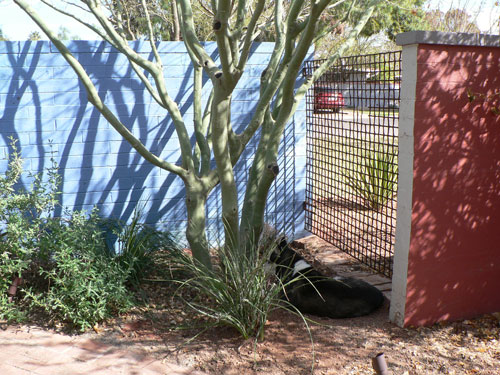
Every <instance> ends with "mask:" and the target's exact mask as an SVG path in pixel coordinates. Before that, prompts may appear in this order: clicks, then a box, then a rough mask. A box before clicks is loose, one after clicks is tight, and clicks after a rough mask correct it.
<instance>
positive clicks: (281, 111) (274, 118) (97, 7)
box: [14, 0, 380, 268]
mask: <svg viewBox="0 0 500 375" xmlns="http://www.w3.org/2000/svg"><path fill="white" fill-rule="evenodd" d="M42 1H43V2H44V3H46V1H45V0H42ZM14 2H15V3H16V4H17V5H19V6H20V7H21V9H23V10H24V11H25V12H26V13H27V14H28V15H29V16H30V17H31V18H32V19H33V20H34V21H35V23H36V24H37V25H38V26H39V27H40V28H41V29H42V30H43V31H44V33H45V34H46V35H47V36H48V37H49V39H50V40H51V41H52V42H53V43H54V45H55V47H56V48H57V49H58V50H59V51H60V52H61V54H62V56H63V57H64V58H65V59H66V60H67V62H68V63H69V64H70V65H71V67H72V68H73V69H74V71H75V72H76V74H77V75H78V77H79V78H80V80H81V81H82V83H83V85H84V86H85V88H86V90H87V96H88V100H89V102H90V103H92V104H93V105H94V106H95V107H96V108H97V109H98V110H99V111H100V112H101V113H102V115H103V116H104V117H105V118H106V119H107V120H108V122H109V123H110V125H111V126H113V127H114V128H115V129H116V130H117V131H118V132H119V133H120V134H121V135H122V136H123V137H124V139H126V140H127V141H128V142H129V143H130V144H131V146H132V147H133V148H134V149H135V150H136V151H137V152H138V153H139V154H140V155H142V156H143V157H144V158H145V159H146V160H147V161H149V162H151V163H152V164H154V165H155V166H157V167H159V168H163V169H164V170H166V171H168V172H170V173H174V174H176V175H177V176H179V178H181V179H182V181H183V182H184V185H185V190H186V200H185V202H186V209H187V216H188V222H187V228H186V238H187V240H188V242H189V244H190V247H191V250H192V252H193V255H194V257H195V258H196V259H197V260H199V261H200V262H201V263H202V264H204V265H205V266H206V267H208V268H211V259H210V256H209V252H208V243H207V237H206V231H205V227H206V223H205V221H206V217H205V205H206V200H207V197H208V195H209V193H210V192H211V191H212V190H213V189H214V188H215V186H217V185H218V184H220V190H221V202H222V219H221V220H222V222H223V224H224V233H225V246H226V249H228V251H231V252H238V251H241V252H244V251H249V249H250V248H251V246H250V245H251V244H256V243H257V240H258V238H259V235H260V233H261V230H262V226H263V220H264V211H265V205H266V200H267V195H268V191H269V189H270V187H271V184H272V182H273V180H274V179H275V177H276V175H277V174H278V173H279V170H278V165H277V156H278V148H279V143H280V140H281V137H282V134H283V131H284V128H285V126H286V124H287V123H288V122H289V120H290V118H291V116H293V114H294V113H295V111H296V109H297V106H298V104H299V102H300V100H301V99H302V98H303V97H304V95H305V93H306V91H307V90H308V89H309V88H310V87H311V86H312V85H313V83H314V81H316V80H317V79H318V78H319V77H320V76H321V75H322V74H323V73H324V72H325V71H326V70H327V69H328V68H329V67H330V66H331V65H333V64H334V63H335V62H336V61H337V60H338V59H339V58H340V56H342V55H343V54H344V53H345V52H346V51H347V50H348V49H349V48H350V47H351V46H352V44H353V42H354V41H355V39H356V37H357V36H358V35H359V34H360V32H361V31H362V30H363V27H364V26H365V25H366V23H367V22H368V21H369V19H370V17H371V15H372V13H373V11H374V9H375V8H376V6H377V5H378V4H379V3H380V0H371V1H367V2H362V3H361V4H362V8H363V9H361V7H360V8H357V9H358V12H359V13H358V15H357V21H356V24H355V25H353V27H352V28H351V30H350V31H349V37H347V38H346V39H345V42H344V43H343V44H342V45H341V46H339V48H338V49H337V50H336V51H335V53H333V54H332V55H331V56H330V57H329V59H328V60H326V61H325V62H324V63H323V64H322V65H321V66H320V67H319V68H318V69H317V70H316V71H315V72H314V73H313V74H312V75H311V76H309V77H307V79H306V80H305V81H304V82H303V83H302V84H301V85H300V86H299V87H298V88H297V87H296V82H297V77H298V76H299V74H301V72H302V63H303V61H304V59H305V58H306V57H307V56H308V51H309V48H310V47H311V45H313V43H315V42H316V41H318V40H319V39H320V38H321V37H322V36H324V35H326V34H328V32H330V31H332V30H336V29H337V28H338V27H339V26H341V25H342V24H343V23H344V22H345V21H346V19H347V18H348V17H349V15H350V13H349V11H346V12H345V13H344V16H343V17H340V16H339V18H338V19H337V20H336V22H334V23H332V24H330V25H328V27H323V28H322V30H320V31H321V32H320V33H319V34H318V27H319V25H320V22H321V19H322V16H323V15H324V14H325V11H326V10H331V9H333V8H334V7H335V6H345V5H344V4H345V3H344V2H342V1H340V2H335V3H334V2H332V1H330V0H316V1H311V2H305V1H303V0H289V1H271V2H269V1H266V0H254V1H251V0H237V1H231V0H218V1H216V0H211V1H210V3H206V4H203V7H206V10H205V11H206V12H207V14H211V25H212V32H213V34H214V37H215V40H216V42H217V47H218V60H217V61H216V60H214V59H212V57H211V56H210V55H209V53H207V51H206V50H205V49H204V47H203V45H202V44H201V43H200V40H199V38H198V35H197V29H196V26H195V22H194V9H193V7H192V5H191V2H190V1H188V0H176V2H177V4H176V5H177V13H178V17H179V21H180V22H179V24H180V25H181V33H182V39H183V41H184V44H185V46H186V49H187V51H188V53H189V55H190V57H191V62H192V65H193V71H194V77H193V87H194V92H193V97H194V104H193V107H194V121H193V122H194V134H189V133H188V131H187V124H186V120H185V119H184V118H183V116H182V114H181V111H180V109H179V105H178V104H177V103H176V102H175V101H174V100H172V98H171V97H170V95H169V94H168V91H167V86H166V84H165V77H164V75H163V68H162V62H161V59H160V56H159V54H158V52H157V50H156V44H155V43H154V40H155V39H156V37H155V30H156V29H155V27H156V26H155V25H156V24H155V22H154V21H153V20H152V16H151V14H150V11H149V8H148V3H147V1H146V0H141V2H140V3H141V6H142V12H143V16H144V20H145V26H146V28H147V35H148V39H149V41H150V42H151V43H150V46H151V49H152V54H151V56H152V57H151V60H148V59H147V58H146V57H144V56H142V55H139V54H138V53H136V52H135V51H134V50H133V49H132V48H131V47H130V45H129V44H128V43H127V39H128V38H129V37H130V36H131V35H132V34H130V33H128V31H127V30H125V29H124V27H121V26H119V25H118V26H117V23H116V22H114V21H113V20H110V19H109V17H108V11H107V8H106V7H105V5H107V6H109V3H106V4H102V3H101V2H100V1H98V0H83V1H81V2H79V3H78V4H76V5H75V4H74V5H73V6H77V7H79V8H81V7H83V5H85V6H86V8H87V9H88V10H87V11H88V12H89V14H90V15H92V16H93V17H94V18H95V19H96V21H97V23H98V24H99V25H100V28H97V27H95V26H93V25H91V24H89V23H86V22H84V21H82V17H76V16H74V15H72V14H71V12H70V11H68V10H63V9H59V11H60V12H61V13H63V14H66V15H68V16H70V17H73V18H74V19H75V20H76V21H78V22H81V23H83V24H84V25H86V26H87V27H89V28H90V29H92V30H93V31H94V32H96V33H97V34H99V35H100V36H101V37H102V38H103V39H104V40H106V41H107V42H108V43H110V44H111V45H113V46H114V47H115V48H116V49H117V50H118V51H120V52H121V53H122V54H123V55H124V56H126V57H127V59H128V60H129V62H130V64H131V66H132V68H133V69H134V71H135V72H136V74H137V76H138V78H139V79H141V81H142V83H143V84H144V87H145V88H146V89H147V91H148V92H149V93H150V95H151V96H152V98H153V99H154V100H155V101H156V102H157V103H158V104H159V105H160V106H161V107H163V108H164V109H165V115H166V116H169V117H170V118H171V119H172V122H173V124H174V126H175V130H176V133H177V137H178V140H179V149H180V152H181V162H180V163H179V164H175V163H174V162H171V161H168V160H163V159H161V158H159V157H158V156H157V155H156V154H153V153H152V152H150V151H149V150H148V149H147V148H146V147H145V146H144V145H143V144H142V143H141V141H140V140H139V139H138V138H136V137H135V136H134V135H133V133H132V132H131V131H130V129H128V128H127V127H126V126H125V125H124V124H123V123H122V122H121V121H120V120H119V118H118V116H116V115H115V114H114V113H113V112H112V111H111V110H110V108H109V107H108V106H107V105H106V103H105V102H104V101H103V100H102V99H101V98H100V97H99V95H98V90H97V89H96V87H95V85H94V82H93V81H92V80H91V78H90V77H89V76H88V75H87V73H86V72H85V70H84V69H83V67H82V66H81V65H80V63H79V62H78V60H77V59H76V58H75V57H74V56H73V55H72V54H71V52H70V51H69V50H68V49H67V47H66V46H65V45H64V44H63V43H62V42H61V41H60V40H59V39H58V37H57V35H56V34H55V33H54V32H53V31H51V30H50V28H49V26H48V25H47V23H46V22H44V20H43V19H42V18H41V17H40V16H39V15H38V14H37V13H36V12H35V11H34V10H33V9H32V8H31V7H30V5H29V4H28V1H26V0H14ZM114 4H116V5H117V6H118V5H119V4H121V5H123V2H118V0H117V1H116V3H114ZM162 4H163V3H162ZM353 6H354V3H350V5H349V6H348V9H352V8H353ZM53 7H54V6H53ZM54 9H58V8H56V7H54ZM162 9H165V10H166V9H168V8H162ZM271 11H272V15H273V17H272V24H271V25H269V22H271V21H270V19H269V13H268V12H271ZM158 22H159V21H158ZM162 22H166V21H162ZM267 25H269V26H267ZM262 27H272V28H273V30H274V31H273V33H274V35H275V40H276V42H275V45H274V49H273V52H272V55H271V58H270V60H269V63H268V66H267V68H266V69H265V70H264V71H263V73H262V76H261V81H260V96H259V99H258V102H257V106H256V108H255V109H254V110H253V113H252V118H251V120H250V121H249V122H248V123H246V124H238V125H244V126H238V128H240V129H241V128H243V130H242V131H241V132H239V133H237V132H236V131H235V128H234V127H233V124H232V123H231V105H232V93H233V90H234V89H235V87H236V85H237V83H238V81H239V80H240V78H241V76H242V75H243V73H244V72H245V69H246V68H247V61H248V58H249V56H250V52H251V48H252V44H253V43H254V40H255V38H256V36H258V34H259V33H260V30H261V28H262ZM203 76H206V77H207V78H208V80H209V83H210V84H211V87H212V88H211V94H210V97H209V99H208V100H207V102H206V103H205V105H203V102H202V82H203V80H202V79H203ZM258 130H260V138H259V143H258V146H257V150H256V151H255V155H254V158H253V164H252V166H251V168H250V171H249V176H248V182H247V187H246V191H245V197H244V201H243V204H242V207H241V209H240V206H239V201H238V192H237V186H236V182H235V173H234V170H233V168H234V166H235V164H236V162H237V161H238V159H239V158H240V156H241V155H242V153H243V151H244V150H245V148H246V146H247V145H248V143H249V142H250V140H251V139H252V138H253V137H254V135H256V133H257V131H258ZM191 139H195V144H194V145H192V144H191ZM212 160H215V167H213V163H212Z"/></svg>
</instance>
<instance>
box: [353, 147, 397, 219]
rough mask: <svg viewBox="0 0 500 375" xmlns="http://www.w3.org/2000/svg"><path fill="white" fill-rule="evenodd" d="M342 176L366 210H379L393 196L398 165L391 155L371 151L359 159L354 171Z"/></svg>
mask: <svg viewBox="0 0 500 375" xmlns="http://www.w3.org/2000/svg"><path fill="white" fill-rule="evenodd" d="M344 176H345V178H346V180H347V184H348V185H349V187H350V188H351V189H352V190H353V191H354V192H355V193H356V194H357V195H358V196H360V197H361V198H362V199H364V201H365V204H366V205H367V206H368V208H370V209H373V210H379V209H380V208H381V207H383V206H384V205H385V204H386V203H387V202H388V201H389V199H391V198H392V196H393V194H394V189H395V187H396V185H397V179H398V165H397V162H396V161H395V156H394V155H393V154H391V153H389V152H375V151H372V152H370V153H368V155H366V156H364V157H363V158H362V159H361V165H360V166H359V168H358V169H357V170H356V171H354V172H350V173H348V174H345V175H344Z"/></svg>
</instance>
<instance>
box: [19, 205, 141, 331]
mask: <svg viewBox="0 0 500 375" xmlns="http://www.w3.org/2000/svg"><path fill="white" fill-rule="evenodd" d="M98 223H99V217H98V216H97V211H93V212H92V214H91V215H90V217H87V216H86V215H85V214H83V213H80V212H73V213H72V214H71V216H70V218H69V219H68V220H67V222H63V221H62V220H52V221H50V222H49V225H48V227H47V230H48V233H50V235H48V236H45V237H44V238H42V241H41V243H40V245H41V250H42V252H45V253H50V254H51V256H50V261H49V262H48V264H46V265H45V266H44V267H43V268H41V269H40V271H39V274H40V276H42V277H43V278H44V281H45V282H46V287H45V288H43V289H41V288H37V286H33V287H31V288H29V289H28V290H26V291H25V292H26V296H27V298H28V299H29V300H30V301H32V305H34V306H37V307H39V308H41V309H43V310H45V312H47V313H49V314H50V316H51V317H52V319H55V320H58V321H63V322H68V323H70V324H71V325H73V326H75V327H77V328H78V329H80V330H81V331H84V330H85V329H87V328H89V327H92V326H93V325H94V324H95V323H97V322H99V321H102V320H103V319H105V318H108V317H110V316H111V315H113V314H116V313H119V312H121V311H123V310H125V309H127V308H129V307H131V305H132V297H131V295H130V292H129V291H128V290H127V288H126V287H125V283H126V281H127V279H128V277H129V270H128V269H124V268H122V267H121V266H120V264H119V263H118V262H117V261H116V260H115V259H113V258H111V257H109V255H108V254H107V251H106V245H105V242H104V240H103V236H102V232H101V231H100V230H99V225H98ZM38 287H40V285H38Z"/></svg>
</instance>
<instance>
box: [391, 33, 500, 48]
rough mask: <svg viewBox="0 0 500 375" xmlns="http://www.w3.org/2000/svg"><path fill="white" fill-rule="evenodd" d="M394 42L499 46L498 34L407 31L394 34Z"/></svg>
mask: <svg viewBox="0 0 500 375" xmlns="http://www.w3.org/2000/svg"><path fill="white" fill-rule="evenodd" d="M396 44H397V45H399V46H405V45H408V44H445V45H452V46H479V47H500V35H491V34H467V33H445V32H443V31H422V30H418V31H409V32H406V33H402V34H398V35H396Z"/></svg>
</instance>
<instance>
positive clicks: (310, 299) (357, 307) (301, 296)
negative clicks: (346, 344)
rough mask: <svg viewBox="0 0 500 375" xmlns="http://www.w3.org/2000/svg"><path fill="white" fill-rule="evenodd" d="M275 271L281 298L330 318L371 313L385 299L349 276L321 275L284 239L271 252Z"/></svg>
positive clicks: (297, 306) (371, 288)
mask: <svg viewBox="0 0 500 375" xmlns="http://www.w3.org/2000/svg"><path fill="white" fill-rule="evenodd" d="M271 262H273V263H276V265H277V267H276V275H277V277H278V278H279V279H280V280H281V282H282V283H283V284H284V285H285V288H284V296H283V298H285V299H287V300H288V301H289V302H290V303H291V304H292V305H293V306H295V307H296V308H297V309H298V310H299V311H300V312H301V313H306V314H312V315H316V316H323V317H329V318H353V317H357V316H363V315H367V314H370V313H371V312H372V311H374V310H375V309H377V308H378V307H380V306H381V305H382V303H383V302H384V296H383V294H382V292H381V291H380V290H378V289H377V288H375V287H374V286H373V285H370V284H368V283H366V282H364V281H362V280H358V279H354V278H352V277H335V278H330V277H327V276H324V275H322V274H321V273H320V272H318V271H316V270H315V269H314V268H312V266H311V265H310V264H309V263H307V262H306V261H305V260H304V258H302V257H301V256H300V255H299V254H297V253H296V252H295V251H294V250H292V249H291V248H290V247H289V246H288V244H287V243H286V241H285V240H282V241H281V242H280V243H279V245H278V248H277V249H276V250H275V251H274V252H273V253H272V254H271Z"/></svg>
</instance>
